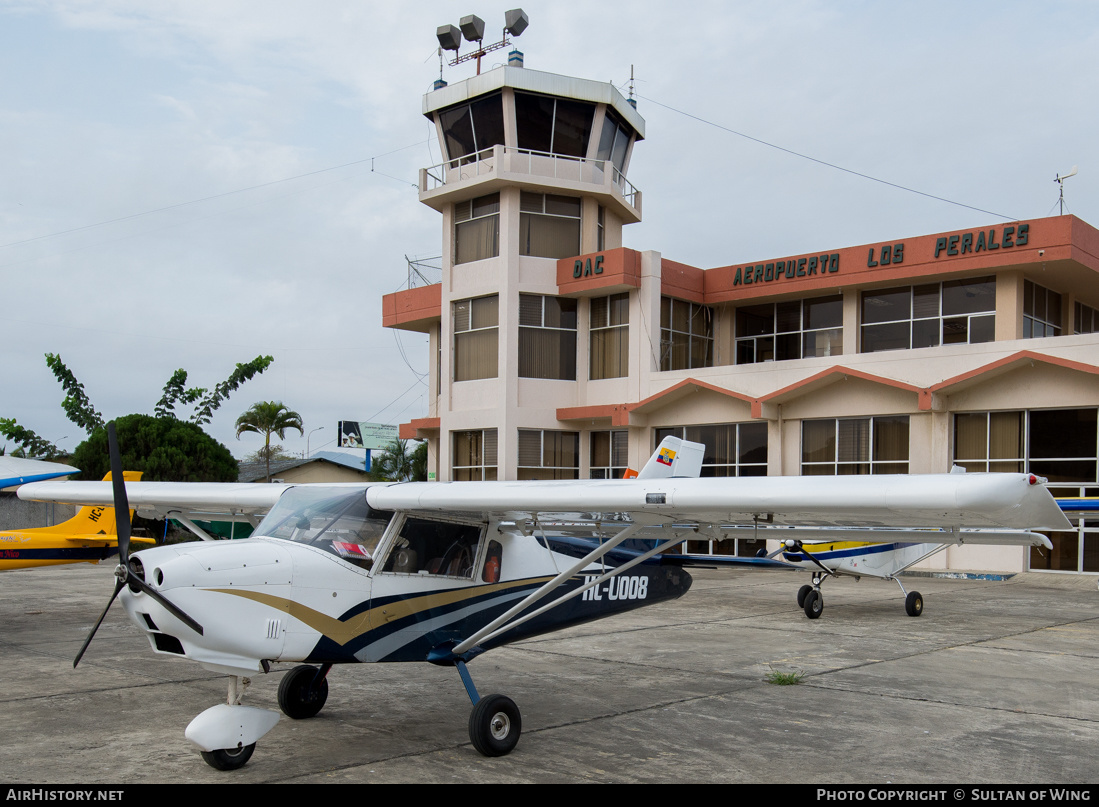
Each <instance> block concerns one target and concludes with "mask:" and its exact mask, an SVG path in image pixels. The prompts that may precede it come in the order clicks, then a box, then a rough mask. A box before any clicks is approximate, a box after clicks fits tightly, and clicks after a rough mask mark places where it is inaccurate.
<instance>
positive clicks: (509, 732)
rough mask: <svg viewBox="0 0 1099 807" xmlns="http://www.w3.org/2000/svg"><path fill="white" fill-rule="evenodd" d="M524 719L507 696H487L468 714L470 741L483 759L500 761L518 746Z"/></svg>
mask: <svg viewBox="0 0 1099 807" xmlns="http://www.w3.org/2000/svg"><path fill="white" fill-rule="evenodd" d="M522 730H523V719H522V717H520V715H519V707H518V706H516V705H515V701H513V700H512V699H511V698H509V697H507V696H506V695H486V696H485V697H483V698H481V700H479V701H477V705H476V706H474V707H473V711H472V712H470V714H469V739H470V742H472V743H473V747H474V748H476V749H477V750H478V751H480V752H481V753H482V754H484V755H485V756H486V757H502V756H504V755H505V754H508V753H510V752H511V749H513V748H514V747H515V744H516V743H517V742H519V734H520V733H521V732H522Z"/></svg>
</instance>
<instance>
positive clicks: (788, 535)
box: [665, 477, 1053, 619]
mask: <svg viewBox="0 0 1099 807" xmlns="http://www.w3.org/2000/svg"><path fill="white" fill-rule="evenodd" d="M1034 479H1035V480H1036V481H1035V484H1037V480H1038V478H1037V477H1034ZM734 534H736V535H737V537H740V538H741V539H744V538H756V539H757V540H760V541H762V540H765V539H768V540H771V541H777V542H778V544H779V547H778V549H776V550H774V551H772V552H770V553H767V552H766V550H763V549H761V550H760V551H759V552H758V553H757V555H756V557H735V556H730V555H673V556H665V557H666V558H667V561H668V562H676V559H679V562H681V563H682V564H683V565H684V566H688V567H690V566H695V567H698V566H753V567H756V568H777V569H789V570H792V571H807V572H809V573H810V574H812V576H813V577H812V585H804V586H802V587H801V588H800V589H798V593H797V603H798V607H799V608H801V609H803V610H804V611H805V615H806V616H807V617H809V618H810V619H817V618H818V617H819V616H820V615H821V613H822V612H823V611H824V595H823V593H822V592H821V584H822V583H823V582H824V581H825V580H827V579H828V578H829V577H844V576H846V577H854V578H855V579H856V580H859V579H861V578H863V577H873V578H877V579H880V580H892V581H893V582H895V583H896V584H897V585H898V586H899V587H900V589H901V594H902V595H903V596H904V598H905V599H904V610H905V612H906V613H907V614H908V615H909V616H920V614H922V613H923V595H922V594H920V592H918V591H906V590H905V587H904V584H903V583H901V581H900V579H899V577H898V576H899V575H900V574H902V573H903V572H905V571H907V570H908V569H911V568H912V567H913V566H915V565H916V564H917V563H922V562H923V561H925V560H927V559H928V558H930V557H931V556H932V555H936V554H938V553H939V552H942V551H943V550H944V549H947V548H948V547H951V546H962V545H964V544H992V545H1001V546H1042V547H1045V548H1046V549H1052V548H1053V544H1052V542H1051V541H1050V540H1049V538H1047V537H1046V536H1045V535H1042V534H1041V533H1038V532H1032V531H1030V530H1022V529H1019V530H997V529H959V528H956V527H951V528H942V529H907V530H906V529H891V528H873V527H871V528H829V527H822V528H815V529H814V528H806V527H760V528H755V527H742V526H738V527H736V528H735V529H730V530H729V533H728V535H729V537H734ZM779 556H781V560H779V559H778V557H779Z"/></svg>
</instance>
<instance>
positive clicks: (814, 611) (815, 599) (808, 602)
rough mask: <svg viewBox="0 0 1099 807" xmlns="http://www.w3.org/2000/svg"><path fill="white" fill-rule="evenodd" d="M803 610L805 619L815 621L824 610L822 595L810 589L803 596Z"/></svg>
mask: <svg viewBox="0 0 1099 807" xmlns="http://www.w3.org/2000/svg"><path fill="white" fill-rule="evenodd" d="M803 608H804V609H805V615H806V616H807V617H809V618H810V619H816V618H817V617H819V616H820V614H821V611H823V610H824V595H822V594H821V593H820V592H819V591H818V590H816V589H810V590H809V593H808V594H806V595H805V603H804V605H803Z"/></svg>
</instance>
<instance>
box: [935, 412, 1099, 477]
mask: <svg viewBox="0 0 1099 807" xmlns="http://www.w3.org/2000/svg"><path fill="white" fill-rule="evenodd" d="M1097 414H1099V409H1095V408H1093V407H1089V408H1085V409H1032V410H1029V411H1009V412H966V413H961V412H959V413H958V414H956V415H954V462H956V463H957V464H958V465H961V466H962V467H964V468H965V469H966V470H969V471H1004V472H1012V473H1032V474H1037V475H1038V476H1044V477H1046V478H1047V479H1049V480H1050V482H1077V483H1088V484H1096V483H1097V482H1099V477H1097V476H1096V474H1097V473H1099V444H1097V439H1099V429H1097V423H1099V418H1097Z"/></svg>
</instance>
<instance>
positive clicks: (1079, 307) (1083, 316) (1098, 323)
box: [1072, 303, 1099, 333]
mask: <svg viewBox="0 0 1099 807" xmlns="http://www.w3.org/2000/svg"><path fill="white" fill-rule="evenodd" d="M1072 332H1073V333H1099V311H1096V310H1095V309H1094V308H1092V307H1091V306H1090V305H1084V304H1083V303H1077V304H1076V318H1075V320H1074V324H1073V328H1072Z"/></svg>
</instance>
